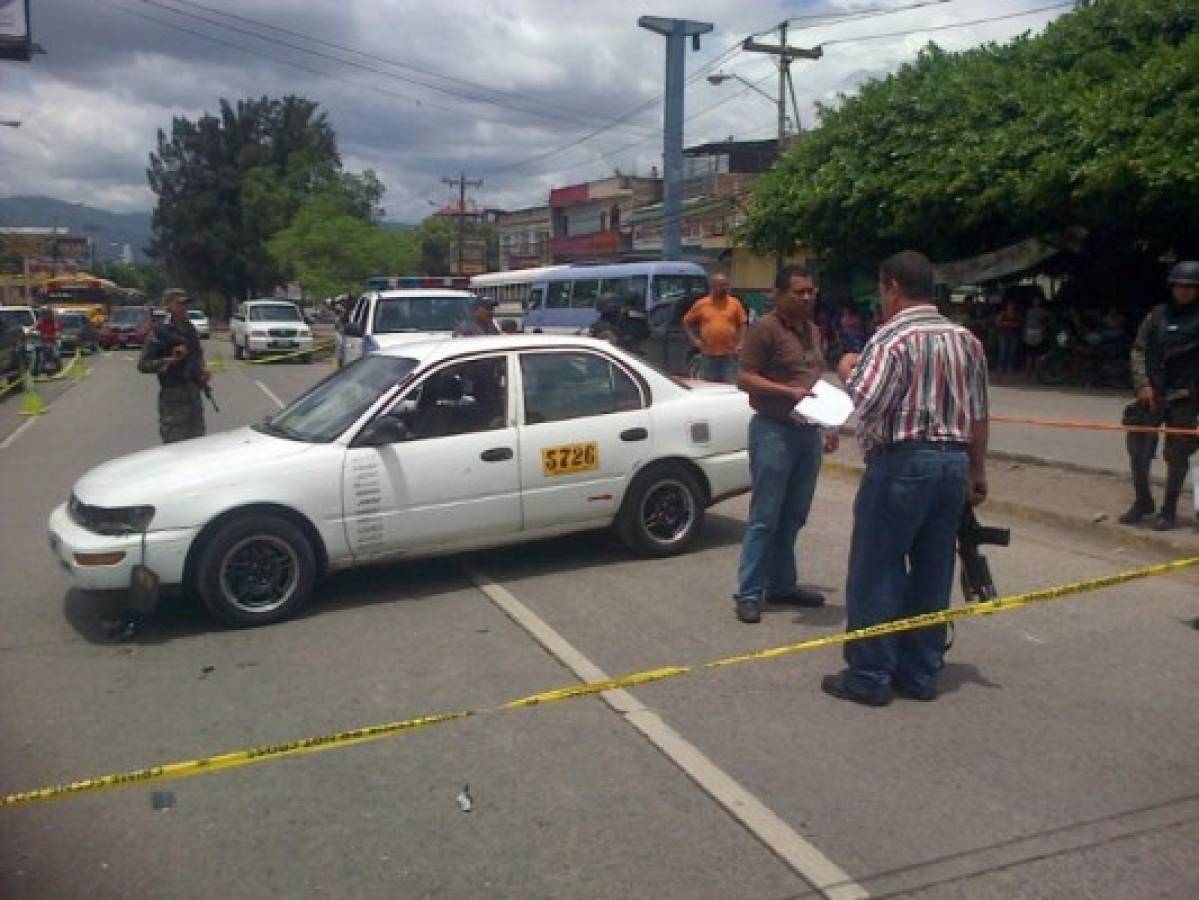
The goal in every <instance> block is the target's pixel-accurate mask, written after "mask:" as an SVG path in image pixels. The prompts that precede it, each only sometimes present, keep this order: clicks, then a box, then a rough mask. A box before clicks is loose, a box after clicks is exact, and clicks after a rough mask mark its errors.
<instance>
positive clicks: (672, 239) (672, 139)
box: [637, 16, 713, 259]
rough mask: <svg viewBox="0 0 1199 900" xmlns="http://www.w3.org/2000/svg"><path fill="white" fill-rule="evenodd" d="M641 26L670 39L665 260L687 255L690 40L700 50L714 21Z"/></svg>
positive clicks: (645, 20) (654, 21) (653, 20)
mask: <svg viewBox="0 0 1199 900" xmlns="http://www.w3.org/2000/svg"><path fill="white" fill-rule="evenodd" d="M637 24H638V25H640V26H641V27H642V28H645V29H648V30H649V31H652V32H654V33H655V34H660V35H662V36H663V37H665V38H666V104H665V105H666V111H665V117H664V119H665V120H664V122H663V129H662V130H663V136H662V258H663V259H680V258H681V257H682V255H683V91H684V89H685V88H686V75H687V56H686V44H685V41H686V39H687V38H691V49H692V50H698V49H699V36H700V35H701V34H707V33H708V32H709V31H711V30H712V27H713V26H712V23H711V22H693V21H691V20H690V19H663V18H660V17H659V16H642V17H641V18H639V19H638V20H637Z"/></svg>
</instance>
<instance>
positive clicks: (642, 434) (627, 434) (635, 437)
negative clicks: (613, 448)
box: [620, 428, 649, 441]
mask: <svg viewBox="0 0 1199 900" xmlns="http://www.w3.org/2000/svg"><path fill="white" fill-rule="evenodd" d="M647 437H649V432H648V431H646V430H645V429H644V428H630V429H628V431H622V432H621V433H620V439H621V440H622V441H644V440H645V439H646V438H647Z"/></svg>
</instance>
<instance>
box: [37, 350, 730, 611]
mask: <svg viewBox="0 0 1199 900" xmlns="http://www.w3.org/2000/svg"><path fill="white" fill-rule="evenodd" d="M750 415H751V413H750V409H749V404H748V403H747V401H746V398H745V395H744V394H741V393H739V392H738V391H737V390H736V389H735V388H733V387H731V386H728V385H720V384H704V383H694V384H692V383H682V382H677V381H675V380H673V379H671V378H669V377H668V376H666V375H664V374H662V373H660V372H658V371H657V370H656V369H654V368H652V367H651V366H649V365H647V364H646V363H645V362H644V361H642V360H640V359H638V358H636V357H633V356H630V355H628V354H626V353H623V352H621V351H619V350H616V349H614V348H613V347H612V346H610V345H609V344H607V343H604V342H601V341H595V340H591V339H589V338H574V337H556V336H549V335H529V336H503V337H494V338H491V337H488V338H467V339H459V340H440V341H430V342H424V343H416V344H409V345H406V346H404V347H402V348H396V349H394V350H390V351H385V352H382V353H375V354H371V355H369V356H366V357H364V358H363V359H361V360H359V361H358V362H356V363H354V364H352V365H350V366H347V367H346V368H344V369H341V370H340V371H338V372H336V373H335V374H333V375H331V376H329V377H328V378H326V379H325V380H324V381H322V382H320V383H319V384H317V385H316V386H315V387H314V388H312V389H311V390H310V391H308V393H306V394H305V395H303V396H302V397H300V398H299V399H298V400H296V401H295V402H294V403H292V404H291V405H290V406H288V407H287V408H286V409H284V410H282V411H281V412H279V413H278V414H276V415H274V416H272V417H270V418H269V419H266V420H264V421H263V422H262V423H261V424H259V425H254V426H252V427H247V428H241V429H237V430H235V431H229V432H225V433H223V434H216V435H211V436H209V437H204V438H197V439H194V440H190V441H183V442H181V443H177V444H170V445H167V446H163V447H156V448H153V449H150V450H144V451H141V452H139V453H134V454H132V455H130V456H126V457H123V458H121V459H117V460H113V461H112V462H108V463H105V464H103V465H101V466H98V467H97V468H95V469H93V470H92V471H90V472H88V473H87V474H86V475H84V476H83V477H82V478H81V479H79V481H78V482H77V483H76V485H75V489H74V491H73V493H72V495H71V499H70V502H69V503H65V504H63V505H61V506H59V507H58V508H57V509H55V510H54V512H53V513H52V514H51V516H50V522H49V530H50V546H51V550H52V552H53V553H54V555H55V556H56V557H57V559H58V561H59V562H60V563H61V565H62V567H63V568H64V569H65V570H66V571H67V572H68V573H69V574H70V576H71V578H72V579H73V580H74V582H75V584H76V585H77V586H78V587H80V588H83V589H90V590H116V589H127V588H129V587H130V586H131V579H132V578H133V576H134V574H135V569H136V571H137V575H138V583H139V585H144V584H145V583H146V581H147V578H146V576H147V575H149V579H148V580H149V581H150V583H151V584H152V585H156V584H163V585H174V584H183V585H186V586H188V587H190V588H192V589H193V590H194V591H195V593H197V594H198V595H199V596H200V597H201V598H202V599H203V601H204V603H205V604H206V605H207V606H208V608H209V609H210V610H211V611H212V612H213V613H214V614H215V615H217V616H218V617H220V618H221V619H223V620H224V621H226V622H228V623H231V624H233V625H260V624H266V623H269V622H275V621H278V620H280V619H284V618H286V617H288V616H290V615H293V614H294V613H295V612H296V611H297V610H298V609H300V608H301V607H302V606H303V605H304V603H305V602H306V601H307V600H308V599H309V596H310V595H311V593H312V591H313V586H314V585H315V583H316V581H317V579H318V578H319V577H320V576H321V575H322V574H323V573H325V572H329V571H333V570H337V569H344V568H348V567H351V566H357V565H362V564H365V563H372V562H377V561H381V560H388V559H397V558H410V557H418V556H432V555H439V554H447V553H457V552H460V551H466V550H473V549H480V548H486V547H497V546H502V545H506V544H515V543H518V542H522V541H530V540H536V539H539V538H546V537H550V536H553V535H560V534H566V533H569V532H574V531H582V530H586V529H595V528H606V527H614V528H615V529H616V531H617V533H618V534H619V535H620V536H621V537H622V538H623V539H624V540H625V541H626V542H627V543H628V545H629V546H630V547H631V548H633V550H635V551H637V552H639V553H642V554H645V555H649V556H667V555H671V554H675V553H680V552H682V551H683V550H685V549H686V548H687V547H688V546H689V545H690V544H691V542H692V541H693V540H694V538H695V537H696V534H697V532H698V530H699V528H700V526H701V524H702V522H703V517H704V510H705V508H706V507H707V506H709V505H711V504H713V503H715V502H717V501H719V500H721V499H723V498H725V497H729V496H733V495H735V494H739V493H743V492H745V491H746V490H748V489H749V466H748V459H747V453H746V433H747V426H748V422H749V418H750Z"/></svg>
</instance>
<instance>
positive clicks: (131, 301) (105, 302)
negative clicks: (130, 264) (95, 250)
mask: <svg viewBox="0 0 1199 900" xmlns="http://www.w3.org/2000/svg"><path fill="white" fill-rule="evenodd" d="M43 297H44V299H45V302H46V304H47V305H48V306H49V307H50V308H51V309H54V310H68V309H73V310H78V311H79V312H83V313H86V314H87V317H88V318H89V319H91V321H92V324H93V325H96V326H99V325H101V324H103V323H104V321H105V320H106V319H107V318H108V314H109V312H110V311H111V310H112V308H113V307H114V306H133V305H138V304H144V303H145V302H146V298H145V295H144V294H142V293H141V292H140V291H135V290H132V289H131V288H123V287H121V286H120V285H118V284H116V283H115V282H112V281H109V280H108V279H106V278H97V277H96V276H94V275H88V274H86V273H80V274H77V275H61V276H58V277H56V278H51V279H49V280H47V281H46V285H45V287H44V288H43Z"/></svg>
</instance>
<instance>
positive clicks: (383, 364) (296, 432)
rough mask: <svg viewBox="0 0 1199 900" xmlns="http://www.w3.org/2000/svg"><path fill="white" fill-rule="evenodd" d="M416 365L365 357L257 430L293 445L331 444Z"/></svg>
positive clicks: (403, 360) (393, 358)
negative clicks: (298, 442)
mask: <svg viewBox="0 0 1199 900" xmlns="http://www.w3.org/2000/svg"><path fill="white" fill-rule="evenodd" d="M416 363H417V361H416V360H415V359H408V358H407V357H397V356H367V357H364V358H362V359H360V360H358V361H357V362H354V363H352V364H351V365H348V366H346V367H345V368H344V369H342V370H341V371H339V372H336V373H334V374H333V375H330V376H329V377H328V378H326V379H325V380H324V381H322V382H321V383H320V384H318V385H317V386H316V387H314V388H313V389H312V390H310V391H309V392H308V393H306V394H304V395H303V396H301V397H300V398H299V399H298V400H296V401H294V402H293V403H292V404H291V405H290V406H288V407H286V408H285V409H283V410H282V411H281V412H279V413H276V414H275V415H274V416H271V417H270V418H268V419H266V420H265V421H264V422H262V423H261V424H259V425H255V426H254V428H255V430H257V431H261V432H262V433H263V434H270V435H274V436H275V437H281V438H287V439H288V440H292V441H304V442H305V443H310V444H327V443H329V442H330V441H333V440H336V439H337V438H338V437H339V436H340V435H341V433H342V432H344V431H345V430H346V429H347V428H349V427H350V426H351V425H353V424H354V423H355V422H356V421H358V418H359V417H360V416H361V415H362V414H363V413H364V412H366V411H367V410H368V409H370V408H371V406H373V405H374V404H375V401H377V400H378V399H379V398H380V397H382V396H383V395H384V394H386V393H387V392H388V391H389V390H391V389H392V388H393V387H395V386H396V385H397V384H398V383H399V382H400V381H402V380H403V379H404V378H405V376H407V375H408V374H409V373H410V372H411V371H412V370H413V369H415V368H416Z"/></svg>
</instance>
